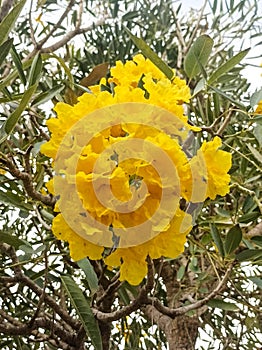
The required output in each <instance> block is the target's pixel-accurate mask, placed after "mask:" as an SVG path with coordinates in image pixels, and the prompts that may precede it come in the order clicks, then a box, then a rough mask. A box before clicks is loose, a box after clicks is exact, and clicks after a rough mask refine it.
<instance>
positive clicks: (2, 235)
mask: <svg viewBox="0 0 262 350" xmlns="http://www.w3.org/2000/svg"><path fill="white" fill-rule="evenodd" d="M0 242H4V243H7V244H9V245H11V246H12V247H14V248H15V249H19V247H20V246H23V245H26V246H29V243H28V242H26V241H25V240H22V239H19V238H17V237H16V236H14V235H11V234H10V233H8V232H0Z"/></svg>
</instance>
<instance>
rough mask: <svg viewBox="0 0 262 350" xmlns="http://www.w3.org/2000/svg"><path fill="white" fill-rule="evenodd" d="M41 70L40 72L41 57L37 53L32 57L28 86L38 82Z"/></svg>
mask: <svg viewBox="0 0 262 350" xmlns="http://www.w3.org/2000/svg"><path fill="white" fill-rule="evenodd" d="M41 70H42V58H41V55H40V54H39V53H38V54H37V55H36V56H35V57H34V59H33V62H32V66H31V69H30V72H29V77H28V86H32V85H35V84H36V83H37V82H38V81H39V79H40V74H41Z"/></svg>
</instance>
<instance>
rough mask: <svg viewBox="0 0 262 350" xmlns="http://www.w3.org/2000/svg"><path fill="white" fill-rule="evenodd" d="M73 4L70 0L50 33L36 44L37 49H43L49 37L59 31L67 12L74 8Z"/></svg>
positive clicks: (72, 0) (73, 0)
mask: <svg viewBox="0 0 262 350" xmlns="http://www.w3.org/2000/svg"><path fill="white" fill-rule="evenodd" d="M74 4H75V0H70V1H69V3H68V5H67V7H66V9H65V11H64V12H63V14H62V15H61V17H60V18H59V20H58V21H57V22H56V24H55V25H54V26H53V27H52V29H51V30H50V32H49V33H48V34H47V35H46V36H45V37H44V38H43V39H42V40H41V41H40V42H39V43H38V44H37V46H36V47H37V49H38V50H41V48H42V47H43V45H44V44H45V43H46V42H47V40H48V39H49V38H51V36H52V35H53V34H54V32H55V31H56V30H57V29H59V27H60V25H61V24H62V22H63V20H64V19H65V18H66V16H67V15H68V13H69V11H70V10H71V8H72V7H73V6H74Z"/></svg>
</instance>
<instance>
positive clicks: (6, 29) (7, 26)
mask: <svg viewBox="0 0 262 350" xmlns="http://www.w3.org/2000/svg"><path fill="white" fill-rule="evenodd" d="M26 1H27V0H21V1H19V3H18V4H17V5H16V6H14V7H13V9H12V11H10V12H9V14H8V15H7V16H6V17H5V18H4V19H3V20H2V22H1V23H0V33H1V35H0V45H1V44H2V43H3V42H4V41H6V39H7V37H8V35H9V33H10V31H11V30H12V29H13V26H14V25H15V23H16V20H17V18H18V16H19V14H20V12H21V11H22V9H23V7H24V5H25V3H26Z"/></svg>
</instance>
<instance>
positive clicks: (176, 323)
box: [142, 305, 199, 350]
mask: <svg viewBox="0 0 262 350" xmlns="http://www.w3.org/2000/svg"><path fill="white" fill-rule="evenodd" d="M142 311H143V312H144V313H145V315H146V317H147V318H148V319H149V320H152V321H153V322H154V323H155V324H156V325H157V326H158V327H159V328H160V329H161V331H162V332H163V333H164V334H165V336H166V339H167V343H168V346H169V350H194V349H195V343H196V340H197V336H198V326H199V320H198V317H197V316H193V317H189V316H185V315H183V316H178V317H176V318H175V319H172V318H171V317H169V316H165V315H163V314H162V313H161V312H159V311H158V310H157V309H156V308H155V307H154V306H152V305H148V306H146V307H145V308H143V309H142Z"/></svg>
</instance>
